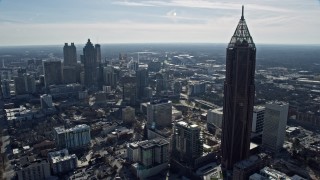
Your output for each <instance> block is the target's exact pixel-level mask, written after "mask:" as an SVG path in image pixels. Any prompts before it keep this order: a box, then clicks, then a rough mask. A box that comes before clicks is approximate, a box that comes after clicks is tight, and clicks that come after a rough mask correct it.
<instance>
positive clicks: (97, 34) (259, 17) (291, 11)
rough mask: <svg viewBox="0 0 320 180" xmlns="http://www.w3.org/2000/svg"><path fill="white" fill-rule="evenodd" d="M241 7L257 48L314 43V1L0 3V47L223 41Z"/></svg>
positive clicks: (319, 37)
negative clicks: (258, 46)
mask: <svg viewBox="0 0 320 180" xmlns="http://www.w3.org/2000/svg"><path fill="white" fill-rule="evenodd" d="M242 4H244V5H245V18H246V21H247V24H248V26H249V29H250V33H251V35H252V36H253V39H254V41H255V42H256V43H258V44H263V43H268V44H320V33H319V32H320V1H319V0H280V1H279V0H263V1H261V0H246V1H244V0H242V1H230V0H229V1H226V0H225V1H222V0H161V1H160V0H135V1H133V0H132V1H131V0H0V43H1V44H0V45H2V46H4V45H29V44H31V45H42V44H63V43H64V42H75V43H77V44H84V43H85V42H86V40H87V38H91V39H92V41H93V42H94V43H145V42H147V43H157V42H162V43H163V42H200V43H201V42H204V43H227V42H229V40H230V38H231V36H232V34H233V32H234V30H235V28H236V25H237V23H238V21H239V18H240V16H241V5H242Z"/></svg>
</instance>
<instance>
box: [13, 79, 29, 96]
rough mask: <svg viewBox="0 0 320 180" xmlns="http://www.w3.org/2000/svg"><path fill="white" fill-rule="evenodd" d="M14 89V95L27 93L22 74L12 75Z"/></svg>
mask: <svg viewBox="0 0 320 180" xmlns="http://www.w3.org/2000/svg"><path fill="white" fill-rule="evenodd" d="M14 91H15V94H16V95H22V94H27V90H26V84H25V81H24V78H23V76H22V75H21V76H16V77H14Z"/></svg>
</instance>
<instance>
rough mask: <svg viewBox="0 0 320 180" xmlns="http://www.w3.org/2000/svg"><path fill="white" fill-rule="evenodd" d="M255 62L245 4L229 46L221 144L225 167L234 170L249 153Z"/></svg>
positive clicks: (254, 48)
mask: <svg viewBox="0 0 320 180" xmlns="http://www.w3.org/2000/svg"><path fill="white" fill-rule="evenodd" d="M255 63H256V47H255V44H254V43H253V40H252V37H251V36H250V33H249V30H248V27H247V24H246V21H245V19H244V17H243V6H242V16H241V19H240V21H239V24H238V26H237V29H236V30H235V32H234V34H233V36H232V38H231V41H230V43H229V45H228V47H227V57H226V79H225V82H224V104H223V124H222V144H221V148H222V167H223V168H224V169H225V170H232V168H233V165H234V164H235V163H236V162H238V161H241V160H243V159H246V158H247V157H248V155H249V149H250V132H251V124H252V115H253V103H254V94H255V85H254V73H255Z"/></svg>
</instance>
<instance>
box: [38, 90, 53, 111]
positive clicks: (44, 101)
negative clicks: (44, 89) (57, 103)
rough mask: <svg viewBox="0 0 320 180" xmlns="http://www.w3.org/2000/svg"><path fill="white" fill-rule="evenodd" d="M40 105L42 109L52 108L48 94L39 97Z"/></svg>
mask: <svg viewBox="0 0 320 180" xmlns="http://www.w3.org/2000/svg"><path fill="white" fill-rule="evenodd" d="M40 103H41V108H42V109H47V108H52V96H51V95H50V94H44V95H41V96H40Z"/></svg>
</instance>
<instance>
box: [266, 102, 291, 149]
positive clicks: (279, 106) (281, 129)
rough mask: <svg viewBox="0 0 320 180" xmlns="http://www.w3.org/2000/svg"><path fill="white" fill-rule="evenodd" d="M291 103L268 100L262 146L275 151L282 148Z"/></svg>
mask: <svg viewBox="0 0 320 180" xmlns="http://www.w3.org/2000/svg"><path fill="white" fill-rule="evenodd" d="M288 110H289V104H288V103H285V102H268V103H267V104H266V110H265V115H264V127H263V134H262V147H263V148H265V149H266V150H269V151H271V152H273V153H277V152H278V151H279V150H281V148H282V146H283V142H284V137H285V134H286V125H287V118H288Z"/></svg>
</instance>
